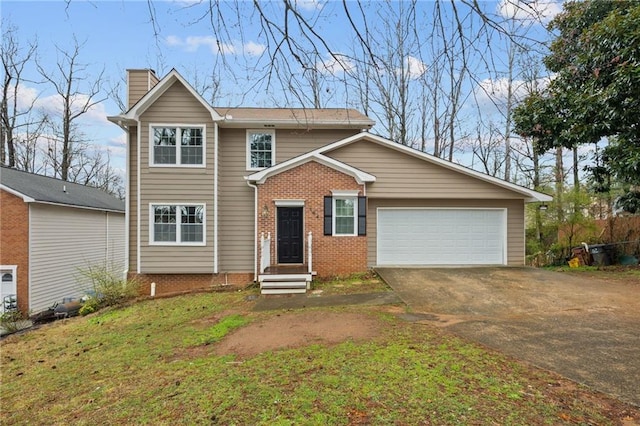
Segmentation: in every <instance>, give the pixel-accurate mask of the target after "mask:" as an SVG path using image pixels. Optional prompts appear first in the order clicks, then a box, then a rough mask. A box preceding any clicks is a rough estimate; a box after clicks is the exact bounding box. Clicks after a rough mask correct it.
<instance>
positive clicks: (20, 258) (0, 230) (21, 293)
mask: <svg viewBox="0 0 640 426" xmlns="http://www.w3.org/2000/svg"><path fill="white" fill-rule="evenodd" d="M0 264H2V265H17V266H18V268H17V271H16V275H17V277H18V282H17V284H16V285H17V295H18V308H19V309H20V311H22V312H23V313H28V310H29V205H28V204H27V203H25V202H24V201H23V200H22V198H20V197H16V196H15V195H12V194H10V193H8V192H6V191H3V190H0ZM0 302H1V301H0Z"/></svg>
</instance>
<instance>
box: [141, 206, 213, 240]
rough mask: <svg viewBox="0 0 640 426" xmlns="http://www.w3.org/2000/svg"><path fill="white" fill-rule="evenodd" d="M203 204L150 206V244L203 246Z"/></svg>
mask: <svg viewBox="0 0 640 426" xmlns="http://www.w3.org/2000/svg"><path fill="white" fill-rule="evenodd" d="M204 207H205V206H204V204H193V205H178V204H152V205H151V226H152V231H151V241H150V242H151V243H152V244H185V245H203V244H205V239H204V231H205V208H204Z"/></svg>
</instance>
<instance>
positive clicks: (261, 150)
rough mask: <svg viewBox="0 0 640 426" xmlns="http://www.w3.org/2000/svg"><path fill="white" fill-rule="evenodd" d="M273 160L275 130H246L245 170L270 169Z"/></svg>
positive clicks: (274, 153) (274, 155)
mask: <svg viewBox="0 0 640 426" xmlns="http://www.w3.org/2000/svg"><path fill="white" fill-rule="evenodd" d="M275 159H276V132H275V130H247V170H259V169H264V168H266V167H271V166H273V165H274V164H275Z"/></svg>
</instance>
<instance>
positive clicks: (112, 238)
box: [29, 204, 125, 312]
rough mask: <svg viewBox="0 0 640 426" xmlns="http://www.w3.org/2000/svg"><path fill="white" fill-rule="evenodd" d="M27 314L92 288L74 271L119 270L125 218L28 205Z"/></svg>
mask: <svg viewBox="0 0 640 426" xmlns="http://www.w3.org/2000/svg"><path fill="white" fill-rule="evenodd" d="M29 216H30V230H29V235H30V237H29V238H30V241H29V247H30V256H29V268H30V274H29V282H30V290H29V291H30V297H29V302H30V306H29V309H30V310H32V311H34V312H38V311H41V310H44V309H46V308H48V307H49V306H51V305H52V304H54V303H55V302H60V301H62V299H63V298H64V297H80V296H82V295H84V294H86V291H87V290H88V289H90V288H91V284H90V282H89V280H87V279H86V277H83V276H82V274H80V273H79V269H86V268H88V267H90V266H91V267H96V266H97V267H106V268H109V269H110V270H111V271H112V272H113V273H114V274H115V275H116V276H117V277H121V276H122V272H123V269H124V244H125V238H124V237H125V229H124V228H125V222H124V213H107V212H102V211H96V210H88V209H78V208H70V207H60V206H51V205H44V204H31V206H30V215H29Z"/></svg>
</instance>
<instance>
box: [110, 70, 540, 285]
mask: <svg viewBox="0 0 640 426" xmlns="http://www.w3.org/2000/svg"><path fill="white" fill-rule="evenodd" d="M127 77H128V87H129V90H128V102H129V110H128V111H126V112H123V113H122V114H120V115H118V116H112V117H109V120H110V121H112V122H114V123H117V124H118V125H119V126H120V127H122V128H123V129H124V130H125V131H126V133H127V168H128V174H127V200H126V201H127V222H128V229H129V232H128V243H127V258H128V268H129V273H130V274H132V275H136V276H137V277H138V278H139V279H141V281H143V283H146V285H147V290H148V289H149V287H150V284H151V283H152V282H154V283H155V288H156V291H157V292H159V293H165V292H176V291H183V290H189V289H194V288H203V287H208V286H211V285H217V284H246V283H249V282H252V281H260V282H261V284H262V287H263V288H267V287H269V288H271V287H277V285H274V284H269V283H267V281H268V280H269V279H280V280H286V279H288V280H290V281H293V282H294V284H292V285H291V286H290V287H296V286H299V287H301V289H300V291H304V287H305V285H308V281H310V279H311V275H312V274H311V272H314V273H317V275H319V276H334V275H343V274H349V273H354V272H361V271H366V270H367V269H368V268H371V267H376V266H383V265H384V266H398V265H522V264H523V263H524V250H525V241H524V238H525V237H524V206H525V203H527V202H532V201H550V200H551V198H550V197H549V196H547V195H545V194H541V193H538V192H535V191H532V190H529V189H527V188H524V187H521V186H518V185H514V184H512V183H508V182H505V181H503V180H500V179H497V178H494V177H490V176H487V175H484V174H482V173H479V172H476V171H473V170H471V169H468V168H465V167H462V166H459V165H457V164H453V163H450V162H447V161H444V160H442V159H440V158H437V157H434V156H431V155H428V154H425V153H422V152H420V151H417V150H414V149H411V148H408V147H406V146H403V145H400V144H397V143H394V142H392V141H390V140H387V139H384V138H382V137H379V136H375V135H373V134H370V133H368V132H367V130H368V129H370V128H371V127H372V126H373V124H374V122H373V121H371V120H370V119H369V118H368V117H366V116H364V115H362V114H361V113H359V112H357V111H354V110H350V109H275V108H213V107H212V106H210V105H209V104H208V103H207V102H206V101H205V100H204V99H203V98H202V97H201V96H200V95H199V94H198V93H196V91H195V90H194V89H193V88H192V87H191V86H190V85H189V84H188V83H187V82H186V81H185V80H184V78H183V77H182V76H181V75H180V74H179V73H178V72H177V71H175V70H173V71H171V72H170V73H169V74H168V75H167V76H165V77H164V78H163V79H161V80H160V79H158V78H157V77H156V75H155V74H154V73H153V71H151V70H128V76H127ZM292 265H293V266H294V267H291V266H292ZM274 274H275V275H276V276H277V278H274ZM291 274H293V275H291ZM296 283H297V284H296ZM305 283H306V284H305ZM283 286H284V285H283ZM284 287H286V286H284ZM271 291H272V292H280V291H282V290H280V289H277V288H276V289H271Z"/></svg>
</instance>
